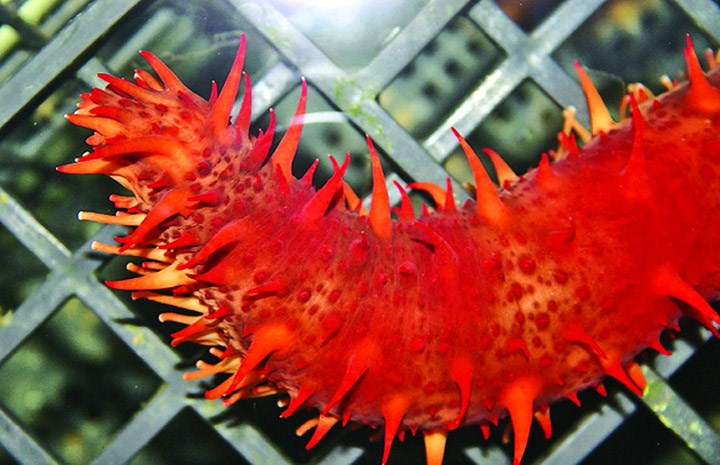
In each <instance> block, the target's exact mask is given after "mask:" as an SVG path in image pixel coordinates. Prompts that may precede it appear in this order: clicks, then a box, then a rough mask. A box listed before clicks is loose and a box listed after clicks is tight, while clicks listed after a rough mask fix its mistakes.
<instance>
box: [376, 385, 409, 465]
mask: <svg viewBox="0 0 720 465" xmlns="http://www.w3.org/2000/svg"><path fill="white" fill-rule="evenodd" d="M407 408H408V401H407V399H405V398H404V397H402V396H401V395H395V396H394V397H392V398H390V399H389V400H386V401H385V402H383V404H382V413H383V417H385V438H384V440H383V458H382V462H381V463H382V465H385V464H386V463H387V461H388V458H389V456H390V448H391V447H392V443H393V441H394V440H395V436H396V435H397V433H398V430H399V429H400V424H401V423H402V420H403V417H404V416H405V412H407Z"/></svg>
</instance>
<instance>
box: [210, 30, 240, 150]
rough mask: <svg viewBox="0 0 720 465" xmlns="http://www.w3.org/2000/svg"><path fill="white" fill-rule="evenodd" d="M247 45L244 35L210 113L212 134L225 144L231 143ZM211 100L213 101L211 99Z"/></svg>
mask: <svg viewBox="0 0 720 465" xmlns="http://www.w3.org/2000/svg"><path fill="white" fill-rule="evenodd" d="M245 44H246V40H245V34H243V35H242V36H241V37H240V45H239V46H238V49H237V53H236V54H235V59H234V60H233V63H232V66H231V67H230V72H229V73H228V76H227V78H226V79H225V85H223V88H222V90H221V91H220V95H218V97H217V100H216V101H215V102H214V105H213V107H212V110H211V112H210V117H209V120H210V121H209V122H210V125H211V130H212V133H213V134H214V135H215V137H216V138H218V139H219V140H221V141H224V142H225V143H227V142H230V141H229V140H227V138H228V137H229V133H228V131H227V127H228V123H229V121H230V113H231V111H232V106H233V103H234V102H235V98H236V97H237V93H238V89H239V87H240V79H241V78H242V69H243V64H244V63H245ZM211 100H213V99H212V98H211Z"/></svg>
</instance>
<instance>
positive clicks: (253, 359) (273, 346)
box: [223, 323, 295, 396]
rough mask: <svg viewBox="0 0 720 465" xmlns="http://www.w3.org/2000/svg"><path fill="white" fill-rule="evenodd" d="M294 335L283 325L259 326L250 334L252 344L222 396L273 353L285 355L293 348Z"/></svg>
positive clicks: (230, 391) (269, 324) (233, 388)
mask: <svg viewBox="0 0 720 465" xmlns="http://www.w3.org/2000/svg"><path fill="white" fill-rule="evenodd" d="M294 340H295V335H294V334H293V332H292V331H291V330H290V328H288V326H287V325H285V324H283V323H268V324H265V325H263V326H260V327H259V328H257V329H256V330H255V332H254V333H253V334H252V342H251V343H250V347H248V350H247V352H246V353H245V356H244V357H243V359H242V361H241V362H240V367H239V368H238V369H237V371H236V372H235V374H234V375H233V381H232V383H230V386H229V387H228V388H227V390H226V391H225V392H224V393H223V395H224V396H226V395H228V394H230V393H232V391H234V390H235V388H236V387H237V386H238V385H239V384H240V383H241V382H242V381H243V379H245V377H246V376H247V375H248V373H250V372H251V371H252V370H254V369H255V368H256V367H257V366H258V365H260V364H261V363H262V362H263V361H265V359H267V358H268V357H272V355H273V354H275V353H278V352H280V353H287V352H290V351H292V350H293V348H294Z"/></svg>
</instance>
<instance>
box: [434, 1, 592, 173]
mask: <svg viewBox="0 0 720 465" xmlns="http://www.w3.org/2000/svg"><path fill="white" fill-rule="evenodd" d="M603 3H604V0H590V1H583V0H570V1H568V2H565V3H564V4H563V5H562V6H560V7H558V10H557V11H555V12H553V14H552V15H551V16H550V17H549V18H548V19H546V20H545V21H544V22H543V23H542V24H541V25H539V26H538V28H537V29H536V30H535V31H534V32H533V33H532V34H531V35H529V36H528V35H526V34H525V33H524V32H523V31H522V30H521V29H520V28H519V27H518V26H517V25H516V24H515V23H514V22H513V21H512V20H510V18H508V17H507V16H505V14H504V13H503V12H502V11H501V10H500V9H499V8H498V6H497V5H496V4H495V3H494V2H493V1H492V0H483V1H481V2H479V3H478V4H477V5H476V6H474V7H473V8H472V9H471V10H470V13H469V16H470V18H471V19H472V20H473V21H475V23H477V24H478V26H480V28H481V29H482V30H483V31H484V32H485V33H486V34H488V35H489V36H490V38H491V39H493V40H494V41H495V42H496V43H497V44H498V45H499V46H500V47H501V48H503V50H504V51H505V53H506V54H507V58H506V59H505V60H504V61H503V62H502V63H501V64H500V65H499V66H498V67H497V68H496V69H495V70H494V71H493V72H492V73H490V74H489V75H488V76H487V77H486V78H485V79H484V80H483V82H481V83H480V84H479V85H478V87H476V88H475V90H473V91H472V92H471V93H470V95H469V97H468V98H467V99H466V100H465V101H464V102H463V103H462V104H460V106H458V108H457V109H456V110H455V111H454V112H453V113H452V114H451V115H450V116H449V117H448V118H447V119H446V120H445V121H444V122H443V123H442V124H440V125H439V126H438V127H437V129H436V130H435V131H434V132H433V133H432V134H431V135H430V136H429V137H428V138H427V139H426V140H425V141H424V143H423V146H424V147H425V149H426V150H427V151H428V152H430V153H431V154H432V155H433V157H434V158H435V160H437V161H439V162H442V161H444V160H445V158H447V156H448V155H449V154H450V153H451V152H452V151H453V150H454V149H455V147H456V146H457V141H456V140H455V138H454V137H452V135H451V134H450V128H451V127H455V128H457V129H458V130H459V131H460V132H462V133H464V134H469V133H471V132H472V131H473V130H474V129H475V128H476V127H477V126H478V125H479V124H480V123H481V122H482V121H483V120H484V119H485V118H486V117H487V116H488V115H489V114H490V113H491V112H492V111H493V110H494V109H495V108H496V107H497V105H499V104H500V103H501V102H502V101H503V100H505V98H507V96H508V95H510V93H511V92H512V91H513V90H515V88H516V87H517V86H518V85H520V83H522V82H523V81H524V80H525V79H532V80H533V81H535V82H536V83H537V84H538V85H540V87H542V88H543V89H544V90H545V91H546V92H547V93H548V94H549V95H550V97H552V98H553V99H554V100H555V101H557V102H558V103H559V104H560V105H562V106H569V105H574V106H576V107H577V108H578V109H579V113H578V119H579V120H580V121H582V122H585V123H586V122H587V109H586V106H585V99H584V96H583V93H582V91H581V89H580V86H579V85H578V84H577V82H576V81H575V80H574V79H572V78H571V77H569V76H568V75H567V74H566V73H565V71H563V70H562V68H560V67H559V66H558V65H557V63H555V61H554V60H553V59H552V57H551V56H550V53H552V52H553V51H554V50H555V48H556V47H557V46H559V45H560V44H561V43H562V42H563V41H564V40H565V39H567V37H568V36H569V35H570V34H571V33H572V32H574V31H575V29H576V28H577V27H579V26H580V24H582V22H584V21H585V20H586V19H587V18H588V17H589V16H590V15H591V14H592V13H594V12H595V11H596V10H597V9H598V8H599V7H600V6H601V5H602V4H603Z"/></svg>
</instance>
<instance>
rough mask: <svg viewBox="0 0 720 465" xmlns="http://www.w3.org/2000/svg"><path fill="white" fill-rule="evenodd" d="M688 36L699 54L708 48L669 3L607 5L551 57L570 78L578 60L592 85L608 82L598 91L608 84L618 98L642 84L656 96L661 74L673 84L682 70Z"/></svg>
mask: <svg viewBox="0 0 720 465" xmlns="http://www.w3.org/2000/svg"><path fill="white" fill-rule="evenodd" d="M687 33H689V34H691V36H692V39H693V42H694V44H695V50H696V51H698V53H699V54H701V53H702V50H704V49H705V48H707V47H708V46H710V42H709V41H708V40H707V38H706V37H705V36H704V35H703V34H702V33H701V32H700V30H699V29H698V28H697V26H695V25H694V24H693V22H692V20H691V19H690V18H689V17H688V16H687V15H686V14H685V13H684V12H683V11H682V10H681V9H680V8H678V7H677V6H676V5H675V4H674V3H673V2H671V1H667V0H665V1H661V0H640V1H627V0H612V1H609V2H607V4H605V5H604V6H603V7H602V8H600V9H599V10H598V11H597V12H596V13H595V14H593V15H592V16H591V17H590V18H589V19H588V20H587V21H586V22H585V23H584V24H583V25H582V26H581V27H580V28H579V29H578V30H577V31H575V32H574V33H573V35H571V36H570V38H569V39H568V40H566V41H565V42H564V43H563V44H562V45H561V46H560V47H559V48H558V50H557V51H556V52H555V54H554V56H555V58H556V59H557V61H558V62H559V63H560V64H561V66H562V67H563V68H565V70H566V71H567V72H568V73H569V74H571V75H574V71H573V70H572V62H573V60H579V61H580V62H581V63H582V64H583V65H585V66H587V67H589V68H591V69H593V70H595V73H594V75H593V78H594V80H599V79H598V78H599V76H600V75H604V76H606V79H605V80H606V81H607V82H606V83H605V84H603V83H602V82H601V83H599V85H598V86H599V87H600V88H601V91H602V90H604V89H603V88H605V87H607V86H608V85H612V86H613V87H615V88H616V92H617V90H618V89H619V91H620V93H623V92H624V91H623V87H624V84H627V83H633V82H642V83H643V84H645V85H646V86H648V87H649V88H650V89H651V90H652V91H653V92H656V93H659V92H662V91H664V90H665V89H664V87H663V86H662V85H661V84H660V82H659V78H660V76H661V75H663V74H667V75H668V76H669V77H671V78H673V79H677V78H679V77H681V76H682V73H683V72H684V70H685V64H684V60H683V54H682V50H683V48H684V46H685V34H687ZM618 76H621V77H622V78H619V77H618ZM601 94H603V96H604V97H605V96H606V95H605V94H604V93H603V92H601ZM616 101H617V97H613V98H611V99H610V100H608V106H609V107H610V108H611V109H614V107H616V105H615V104H614V102H616ZM610 103H613V104H610Z"/></svg>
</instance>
